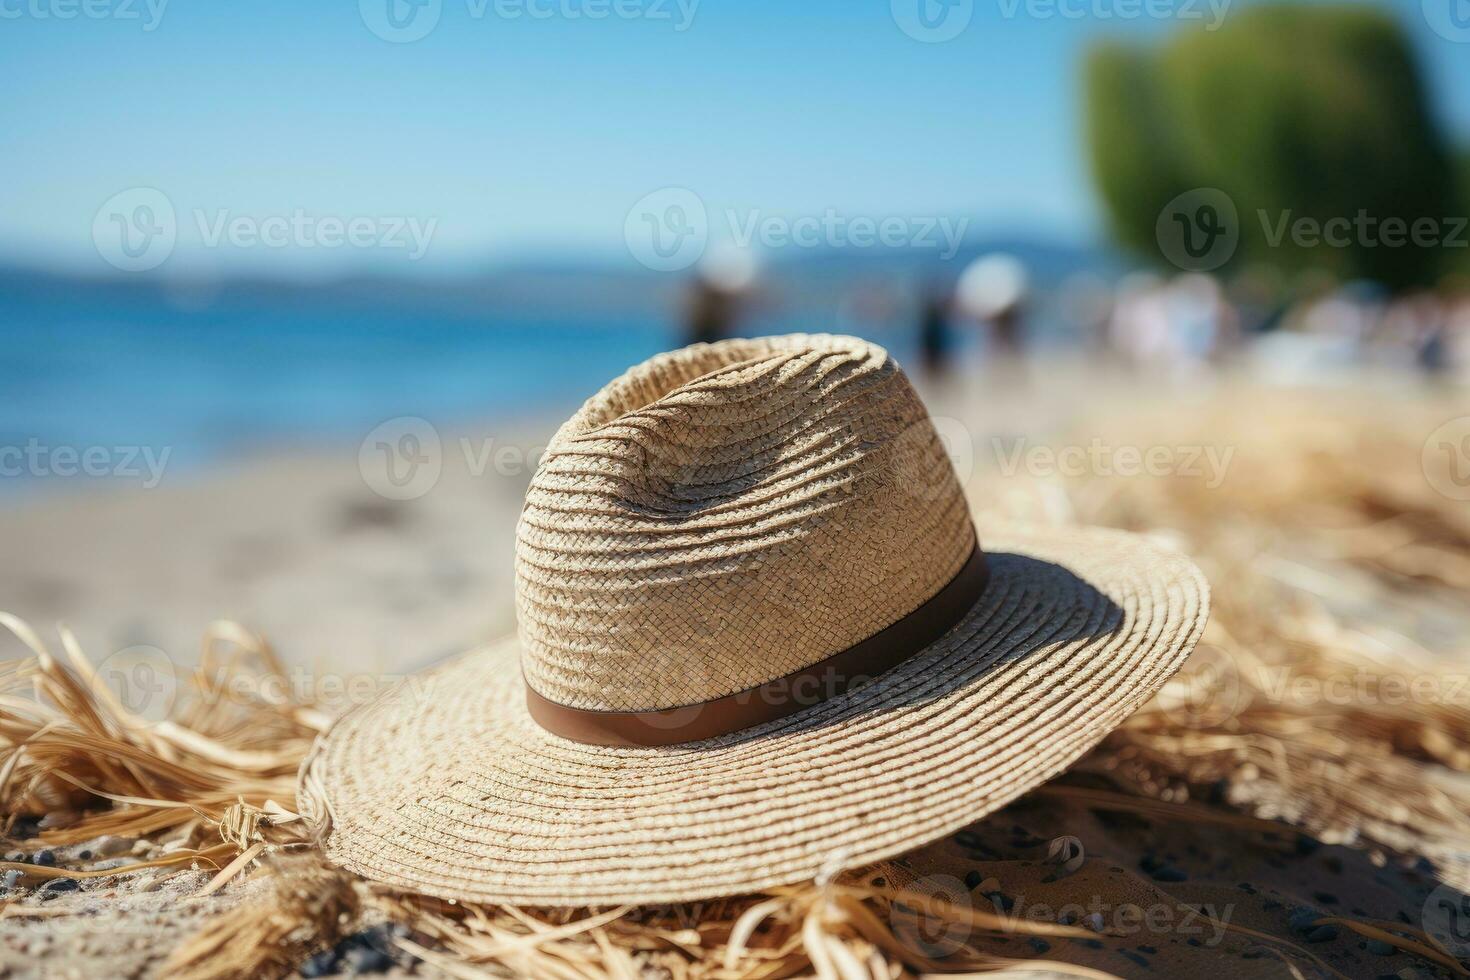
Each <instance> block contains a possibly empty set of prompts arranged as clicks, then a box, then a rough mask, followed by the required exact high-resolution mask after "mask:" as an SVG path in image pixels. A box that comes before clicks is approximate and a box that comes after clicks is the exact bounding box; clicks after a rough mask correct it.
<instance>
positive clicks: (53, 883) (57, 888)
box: [41, 878, 80, 892]
mask: <svg viewBox="0 0 1470 980" xmlns="http://www.w3.org/2000/svg"><path fill="white" fill-rule="evenodd" d="M79 887H80V886H79V885H78V884H77V880H76V879H75V878H52V879H51V880H50V881H48V882H46V884H44V885H42V886H41V890H42V891H48V892H74V891H76V890H77V889H78V888H79Z"/></svg>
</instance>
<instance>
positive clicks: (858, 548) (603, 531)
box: [516, 335, 975, 711]
mask: <svg viewBox="0 0 1470 980" xmlns="http://www.w3.org/2000/svg"><path fill="white" fill-rule="evenodd" d="M974 543H975V539H974V531H973V529H972V527H971V524H970V518H969V513H968V509H967V507H966V504H965V499H964V494H963V493H962V492H961V491H960V488H959V486H958V484H957V483H956V481H955V478H954V472H953V469H952V468H951V466H950V463H949V459H948V457H947V456H946V455H945V452H944V447H943V445H942V444H941V443H940V441H939V438H938V436H937V435H936V434H935V431H934V427H933V424H932V423H931V422H930V420H929V415H928V413H927V412H926V411H925V410H924V406H923V404H922V403H921V402H920V401H919V398H918V396H917V395H916V394H915V393H914V389H913V387H912V386H911V385H910V384H909V382H908V379H907V378H905V377H904V375H903V372H901V371H900V370H898V367H897V365H895V364H894V362H893V360H892V358H890V357H889V356H888V354H887V352H886V351H884V350H883V349H882V348H881V347H877V346H875V345H873V344H869V343H866V342H864V341H861V340H856V339H853V338H850V337H830V336H800V335H798V336H790V337H777V338H769V339H763V340H734V341H726V342H723V343H719V344H713V345H697V346H695V347H690V348H686V349H684V350H680V351H675V352H674V353H671V354H665V355H663V356H661V357H657V358H654V359H653V360H651V361H649V362H647V363H645V364H643V365H641V366H639V367H637V368H634V369H633V370H632V371H630V372H628V373H627V374H626V375H624V376H623V377H621V378H619V379H618V380H617V381H615V382H613V383H612V384H610V385H608V386H607V387H606V388H605V389H604V390H603V391H602V392H600V393H599V394H598V395H597V396H596V397H594V398H592V399H591V400H590V401H588V402H587V404H586V405H584V406H583V408H582V410H581V411H579V412H578V413H577V414H576V415H575V416H574V417H573V418H572V419H571V420H570V421H568V422H567V423H566V424H565V425H563V426H562V428H561V430H560V431H559V432H558V433H557V435H556V437H555V438H554V439H553V440H552V442H551V445H550V446H549V447H548V449H547V451H546V453H545V455H544V456H543V457H542V462H541V465H540V467H539V468H538V469H537V472H536V476H535V479H534V480H533V481H532V483H531V488H530V490H529V492H528V493H527V494H526V506H525V510H524V512H523V513H522V516H521V522H520V527H519V532H518V542H517V544H518V547H517V554H516V559H517V560H516V587H517V588H516V598H517V613H518V620H519V623H520V631H521V639H522V643H523V651H524V656H523V660H522V667H523V669H524V671H525V674H526V678H527V680H528V681H529V682H530V684H531V685H532V686H533V687H535V688H536V690H537V691H538V692H539V693H540V694H542V695H543V696H545V697H547V698H550V699H551V700H553V701H557V702H560V703H562V704H566V705H570V706H572V707H577V708H590V709H598V710H616V711H647V710H653V709H663V708H673V707H679V706H682V705H686V704H691V703H695V702H701V701H707V700H711V699H713V698H718V697H723V696H725V695H727V694H733V693H735V692H737V691H741V690H745V689H747V688H750V687H754V686H756V685H759V684H762V683H765V682H766V681H769V680H772V679H773V678H777V677H781V676H784V675H786V674H789V673H791V672H793V671H796V670H799V669H801V668H803V667H807V666H809V665H811V664H813V663H816V662H818V661H820V660H822V659H824V658H826V657H828V656H830V655H832V654H833V653H836V652H838V651H840V650H844V649H846V648H848V647H850V646H852V645H853V644H855V643H858V642H860V641H861V640H864V639H866V638H867V637H869V636H871V635H873V634H874V633H876V632H878V631H879V630H881V629H883V628H884V627H885V626H888V625H889V624H891V623H893V622H894V621H896V620H898V619H900V618H902V617H903V616H905V615H907V614H908V613H909V612H911V611H913V610H914V609H915V608H917V607H918V606H920V605H922V604H923V603H924V602H925V600H927V599H929V598H930V597H931V596H932V595H934V593H936V592H938V591H939V590H940V589H941V588H943V587H944V585H945V584H946V583H947V582H948V581H949V580H950V579H951V578H953V577H954V575H955V573H956V572H958V571H959V569H960V567H961V566H962V565H963V564H964V562H965V559H966V558H968V557H969V554H970V551H971V550H972V548H973V547H974Z"/></svg>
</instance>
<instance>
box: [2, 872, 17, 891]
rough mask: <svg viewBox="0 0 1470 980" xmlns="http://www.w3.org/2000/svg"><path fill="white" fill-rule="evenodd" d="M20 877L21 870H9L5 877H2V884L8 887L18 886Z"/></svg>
mask: <svg viewBox="0 0 1470 980" xmlns="http://www.w3.org/2000/svg"><path fill="white" fill-rule="evenodd" d="M20 879H21V873H20V872H19V871H7V872H5V875H4V877H3V878H0V884H3V885H4V887H6V888H18V887H20Z"/></svg>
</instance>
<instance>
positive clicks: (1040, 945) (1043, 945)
mask: <svg viewBox="0 0 1470 980" xmlns="http://www.w3.org/2000/svg"><path fill="white" fill-rule="evenodd" d="M1031 948H1032V949H1034V950H1036V952H1038V953H1045V952H1049V951H1050V950H1051V943H1049V942H1047V941H1046V940H1045V939H1042V938H1041V937H1040V936H1032V937H1031Z"/></svg>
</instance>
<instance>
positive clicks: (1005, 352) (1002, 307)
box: [955, 252, 1028, 359]
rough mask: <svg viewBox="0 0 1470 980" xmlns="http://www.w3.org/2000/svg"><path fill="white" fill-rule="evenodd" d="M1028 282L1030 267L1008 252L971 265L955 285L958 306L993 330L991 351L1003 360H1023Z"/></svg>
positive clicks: (983, 258) (979, 260)
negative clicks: (1020, 358) (1027, 271)
mask: <svg viewBox="0 0 1470 980" xmlns="http://www.w3.org/2000/svg"><path fill="white" fill-rule="evenodd" d="M1027 288H1028V281H1027V276H1026V266H1025V265H1024V264H1022V262H1021V260H1020V259H1018V258H1016V257H1015V256H1013V255H1007V254H1005V253H1004V252H996V253H993V254H991V255H985V256H982V257H980V258H978V259H976V260H975V261H974V262H971V263H970V264H969V265H968V266H967V267H966V268H965V271H964V272H962V273H960V278H959V282H957V283H956V284H955V305H956V306H957V307H958V308H959V310H960V311H961V312H963V313H964V314H966V315H967V316H969V317H971V318H973V319H974V320H975V321H976V322H978V323H980V324H982V325H984V326H985V327H987V328H988V329H989V334H990V348H991V350H992V351H993V352H994V353H995V354H996V355H998V356H1000V357H1001V358H1003V359H1019V357H1020V356H1021V349H1022V335H1023V333H1024V326H1025V315H1026V300H1027Z"/></svg>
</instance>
